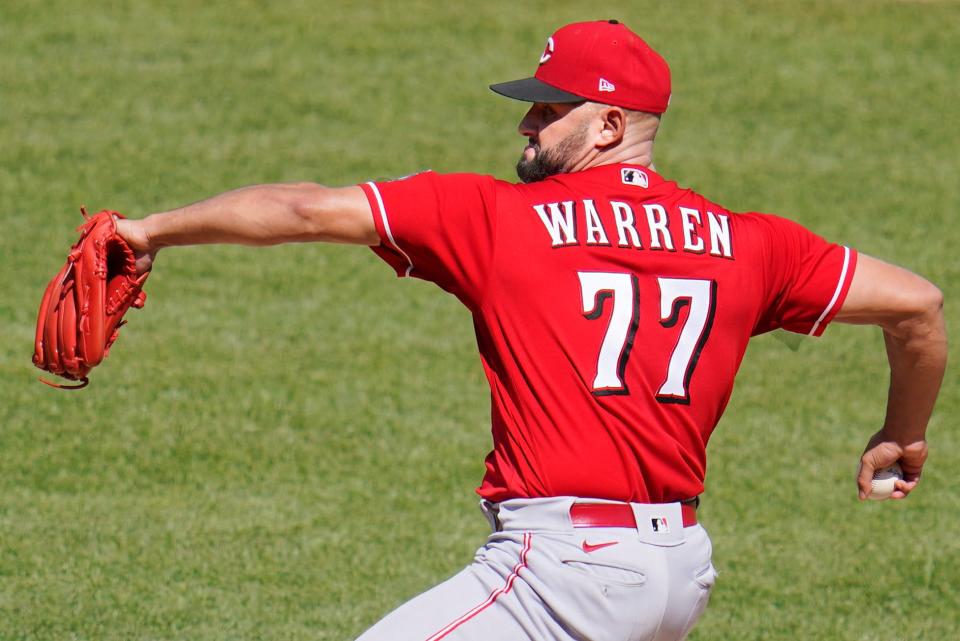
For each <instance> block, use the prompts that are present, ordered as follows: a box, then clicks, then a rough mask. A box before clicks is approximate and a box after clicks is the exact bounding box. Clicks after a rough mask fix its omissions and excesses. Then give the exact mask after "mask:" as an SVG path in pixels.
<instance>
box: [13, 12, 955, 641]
mask: <svg viewBox="0 0 960 641" xmlns="http://www.w3.org/2000/svg"><path fill="white" fill-rule="evenodd" d="M608 17H617V18H619V19H621V20H622V21H624V22H626V23H627V24H628V25H630V26H631V27H633V28H634V29H635V30H636V31H638V32H639V33H641V34H642V35H644V37H646V38H647V39H648V40H649V41H650V42H651V44H653V45H654V46H655V47H657V48H658V49H659V50H660V51H661V52H662V53H663V54H664V55H665V57H666V58H667V59H668V61H669V62H670V64H671V67H672V69H673V74H674V96H673V103H672V106H671V108H670V111H669V112H668V114H667V116H666V118H665V121H664V126H663V129H662V131H661V136H660V138H659V139H658V146H657V149H656V160H657V167H658V169H659V170H660V171H661V173H663V174H665V175H667V176H668V177H671V178H673V179H675V180H677V181H679V182H680V183H681V184H685V185H688V186H690V187H693V188H695V189H697V190H699V191H701V192H703V193H705V194H707V195H708V196H710V197H712V198H714V199H716V200H718V201H720V202H722V203H724V204H726V205H727V206H728V207H730V208H732V209H737V210H763V211H772V212H778V213H782V214H785V215H789V216H791V217H793V218H795V219H797V220H798V221H800V222H802V223H804V224H806V225H808V226H810V227H811V228H813V229H815V230H816V231H818V232H819V233H821V234H823V235H825V236H827V237H829V238H831V239H833V240H836V241H838V242H843V243H847V244H850V245H852V246H855V247H857V248H859V249H860V250H861V251H863V252H866V253H869V254H873V255H878V256H882V257H885V258H887V259H889V260H892V261H894V262H897V263H899V264H902V265H904V266H906V267H909V268H911V269H914V270H916V271H918V272H920V273H922V274H924V275H925V276H927V277H928V278H930V279H931V280H933V281H934V282H936V283H937V284H939V285H940V286H941V288H942V289H943V290H944V292H945V294H946V296H947V315H948V321H949V320H952V319H955V318H956V316H957V312H958V309H960V308H958V307H957V305H958V303H957V300H958V298H960V285H958V282H960V278H958V277H960V260H958V258H957V247H958V246H960V232H958V230H957V227H956V225H957V223H958V214H960V180H958V178H957V177H958V175H960V160H958V158H960V155H958V151H957V150H958V149H960V134H958V131H960V128H958V125H960V72H958V70H960V4H958V3H957V2H948V1H942V2H936V1H919V0H918V1H915V2H908V1H892V0H891V1H879V0H877V1H869V0H850V1H847V2H844V1H841V0H837V1H832V2H825V1H813V2H790V3H787V2H759V1H756V2H733V1H731V2H707V1H704V2H646V1H644V2H640V1H636V2H619V3H612V2H597V3H592V8H587V4H586V3H580V2H561V3H555V2H553V3H548V2H540V1H530V2H525V3H517V2H483V3H455V2H439V1H436V2H428V1H425V0H420V1H417V0H414V1H408V2H403V3H399V2H397V3H394V2H371V3H356V6H349V3H339V2H307V1H306V0H302V1H298V0H276V1H274V2H265V1H254V0H236V1H234V2H226V1H216V2H213V1H211V2H202V3H201V2H190V1H187V0H180V1H177V2H173V1H171V2H148V1H146V0H138V1H134V0H128V1H122V2H106V1H103V0H91V1H90V2H84V3H79V2H68V1H66V0H56V1H54V0H45V1H40V0H36V1H28V0H6V1H5V2H3V3H2V7H0V42H2V43H3V45H2V49H0V215H2V221H3V225H2V232H0V277H2V281H0V282H2V296H0V334H2V339H0V377H2V378H0V383H2V384H0V639H2V640H3V641H15V640H16V641H28V640H29V641H34V640H51V641H61V640H68V639H76V640H88V639H89V640H105V641H114V640H117V641H119V640H137V641H148V640H149V641H154V640H174V639H178V640H179V639H183V640H187V639H189V640H191V641H214V640H221V639H222V640H231V641H235V640H261V639H262V640H264V641H274V640H281V639H282V640H301V639H302V640H306V639H311V640H334V639H336V640H341V639H346V640H349V639H352V638H354V637H355V636H356V635H358V634H359V633H360V632H361V631H362V630H364V629H365V628H366V627H367V626H369V625H370V624H372V623H373V622H374V621H376V620H377V619H378V618H379V616H380V615H381V614H383V613H384V612H386V611H387V610H389V609H390V608H392V607H393V606H395V605H397V604H398V603H400V602H402V601H403V600H405V598H407V597H409V596H412V595H414V594H416V593H417V592H419V591H421V590H422V589H424V588H426V587H428V586H430V585H432V584H434V583H436V582H437V581H439V580H441V579H443V578H445V577H446V576H448V575H450V574H452V573H453V572H455V571H457V570H458V569H459V568H460V567H461V566H462V565H464V564H466V563H467V562H468V561H469V560H470V559H471V558H472V555H473V551H474V549H475V548H476V547H477V546H478V545H479V544H480V543H481V542H482V540H483V537H484V536H485V522H484V521H483V519H482V517H481V516H480V515H479V513H478V512H477V510H476V500H475V496H474V494H473V488H474V487H475V486H476V484H477V483H478V482H479V480H480V476H481V473H482V460H483V455H484V454H485V453H486V451H487V448H488V446H489V434H488V426H487V422H488V409H487V406H488V405H487V404H488V401H487V391H486V388H485V383H484V380H483V376H482V372H481V369H480V365H479V362H478V359H477V357H476V355H475V345H474V341H473V337H472V328H471V324H470V318H469V315H468V313H467V312H466V310H465V309H463V308H461V307H460V306H459V305H458V303H457V302H456V301H455V300H454V299H453V298H452V297H450V296H447V295H445V294H444V293H442V292H441V291H440V290H438V289H436V288H435V287H432V286H430V285H428V284H425V283H422V282H406V281H403V282H398V281H396V279H395V278H394V277H393V274H392V272H391V270H390V269H389V268H387V267H386V266H385V265H383V264H382V263H381V262H380V261H378V260H377V259H376V258H375V257H374V256H373V255H372V254H371V253H370V252H369V251H367V250H365V249H362V248H348V247H335V246H320V245H311V246H288V247H279V248H270V249H262V250H252V249H245V248H237V247H206V248H187V249H177V250H170V251H168V252H166V253H165V254H163V255H161V257H160V259H159V261H158V264H157V269H156V270H155V273H154V274H153V276H152V277H151V279H150V281H149V283H148V286H147V291H148V293H149V297H148V300H147V306H146V308H145V309H144V310H142V311H139V312H137V311H134V312H131V314H130V316H129V318H130V323H129V325H128V326H127V327H126V328H125V329H124V330H123V332H122V334H123V335H122V336H121V338H120V340H119V341H118V343H117V345H116V347H115V349H114V352H113V353H112V354H111V356H110V358H109V359H108V360H107V361H106V362H105V363H104V364H103V365H102V366H100V367H99V368H98V369H97V370H96V371H94V373H93V376H92V383H91V386H90V387H89V388H88V389H87V390H84V391H83V392H77V393H68V392H59V391H55V390H52V389H50V388H48V387H46V386H43V385H40V384H39V383H37V382H36V375H37V373H38V372H37V370H35V369H34V368H33V366H32V364H31V363H30V355H31V352H32V341H33V327H34V322H35V314H36V306H37V304H38V303H39V299H40V295H41V293H42V290H43V287H44V286H45V284H46V282H47V280H48V279H49V278H50V277H51V276H52V275H53V273H54V272H55V270H56V269H57V268H58V267H59V265H60V263H61V261H62V260H63V257H64V255H65V253H66V252H65V250H66V248H67V247H68V245H69V244H70V243H71V242H73V240H74V239H75V232H74V231H73V228H74V227H75V226H76V225H77V224H78V223H79V222H80V221H81V219H80V215H79V213H78V211H77V210H78V207H79V205H81V204H85V205H87V207H88V208H90V209H92V210H98V209H101V208H112V209H117V210H120V211H122V212H125V213H127V214H128V215H131V216H142V215H145V214H147V213H150V212H152V211H156V210H160V209H165V208H169V207H173V206H176V205H180V204H184V203H186V202H191V201H194V200H197V199H200V198H203V197H206V196H209V195H212V194H214V193H218V192H220V191H223V190H226V189H229V188H233V187H237V186H240V185H245V184H251V183H258V182H269V181H286V180H316V181H320V182H324V183H326V184H331V185H345V184H351V183H354V182H358V181H362V180H366V179H370V178H379V177H392V176H400V175H404V174H408V173H411V172H413V171H417V170H420V169H423V168H428V167H429V168H433V169H436V170H438V171H479V172H484V173H492V174H494V175H497V176H498V177H502V178H510V177H511V176H512V167H513V163H514V161H515V159H516V157H517V155H518V154H519V152H520V149H521V147H522V144H523V143H522V140H521V138H520V137H519V136H517V134H516V132H515V124H516V122H517V121H518V120H519V118H520V116H521V115H522V112H523V107H522V106H521V105H519V104H517V103H512V102H511V101H508V100H505V99H500V98H498V97H496V96H494V95H493V94H491V93H490V92H489V91H488V90H487V88H486V86H487V84H489V83H491V82H496V81H500V80H506V79H512V78H516V77H521V76H522V75H526V74H529V73H532V71H533V65H534V64H535V61H536V57H537V55H538V54H539V53H540V51H541V47H542V42H543V40H544V38H545V37H546V36H547V35H548V34H549V33H550V32H551V31H552V30H553V29H554V28H555V27H557V26H559V25H560V24H562V23H564V22H568V21H573V20H581V19H593V18H608ZM953 329H954V330H955V329H956V328H955V327H954V328H953ZM952 335H953V337H954V339H956V338H957V335H956V332H955V331H954V332H953V333H952ZM885 392H886V360H885V355H884V353H883V349H882V340H881V336H880V333H879V331H877V330H873V329H864V328H854V327H839V326H838V327H833V328H831V329H830V330H829V331H828V332H827V334H826V336H825V337H824V338H823V339H821V340H818V341H812V340H808V341H804V342H803V344H802V346H801V347H800V348H799V349H798V350H796V351H793V350H791V349H790V348H788V346H787V345H786V344H785V343H784V342H782V341H778V340H776V339H775V338H773V337H761V338H759V339H757V340H756V341H755V342H754V344H753V345H752V347H751V349H750V351H749V352H748V354H747V359H746V361H745V363H744V366H743V369H742V372H741V376H740V379H739V384H738V387H737V390H736V391H735V393H734V397H733V401H732V402H731V404H730V407H729V409H728V411H727V413H726V415H725V417H724V419H723V421H722V423H721V426H720V428H719V430H718V431H717V433H716V435H715V437H714V440H713V441H712V443H711V446H710V470H709V475H708V479H707V482H708V490H707V492H706V494H705V496H704V504H703V507H702V509H701V518H702V521H703V522H704V524H705V526H706V527H707V529H708V530H709V531H710V533H711V535H712V536H713V540H714V549H715V562H716V564H717V566H718V567H719V568H720V570H721V577H720V580H719V582H718V584H717V587H716V589H715V592H714V596H713V600H712V603H711V607H710V608H709V610H708V612H707V614H706V615H705V616H704V618H703V620H702V622H701V624H700V626H699V627H698V628H697V629H696V631H695V632H694V634H693V635H692V637H691V639H693V640H694V641H720V640H737V641H749V640H754V639H756V640H761V639H762V640H771V641H772V640H782V641H795V640H831V641H900V640H914V639H922V640H936V641H951V640H955V639H958V638H960V536H958V535H960V493H958V491H957V489H956V483H957V479H956V474H957V471H958V469H960V438H958V436H957V432H956V429H955V424H956V419H955V417H956V416H957V415H958V413H960V393H958V386H957V384H956V378H955V376H954V375H952V373H951V372H949V371H948V375H947V380H946V383H945V385H944V389H943V392H942V393H941V399H940V402H939V405H938V409H937V412H936V414H935V416H934V419H933V422H932V425H931V431H930V440H931V445H932V454H931V458H930V461H929V464H928V467H927V470H926V473H925V476H924V482H923V484H922V486H921V488H920V489H919V490H918V491H917V493H916V494H914V495H913V496H912V497H911V498H910V499H909V500H908V501H905V502H902V503H898V504H892V503H884V504H860V503H858V502H857V500H856V493H855V487H854V484H853V473H854V470H855V467H856V463H857V459H858V456H859V453H860V451H861V449H862V447H863V445H864V443H865V441H866V438H867V437H868V435H869V434H871V433H872V432H873V431H874V430H876V429H877V428H878V426H879V424H880V422H881V421H882V418H883V405H884V399H885Z"/></svg>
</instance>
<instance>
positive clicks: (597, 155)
mask: <svg viewBox="0 0 960 641" xmlns="http://www.w3.org/2000/svg"><path fill="white" fill-rule="evenodd" d="M618 164H625V165H638V166H640V167H649V168H650V169H653V140H645V141H643V142H637V143H634V144H631V145H625V144H623V143H622V142H621V143H620V144H618V145H616V146H613V147H604V148H602V149H597V148H593V149H591V150H590V151H589V152H588V153H587V154H586V155H585V156H584V158H583V159H582V160H581V161H580V162H578V163H576V165H575V166H574V167H573V168H572V169H571V171H582V170H584V169H590V168H591V167H599V166H601V165H618Z"/></svg>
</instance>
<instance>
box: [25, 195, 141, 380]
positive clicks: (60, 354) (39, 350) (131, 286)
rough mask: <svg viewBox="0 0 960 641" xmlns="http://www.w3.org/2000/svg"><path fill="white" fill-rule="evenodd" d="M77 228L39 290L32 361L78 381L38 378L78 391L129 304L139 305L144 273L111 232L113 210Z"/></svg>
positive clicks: (106, 348) (116, 331) (111, 339)
mask: <svg viewBox="0 0 960 641" xmlns="http://www.w3.org/2000/svg"><path fill="white" fill-rule="evenodd" d="M80 212H81V213H82V214H83V217H84V218H85V219H86V222H85V223H84V224H83V225H81V226H80V227H78V228H77V230H78V231H79V232H80V240H78V241H77V243H76V244H75V245H74V246H73V247H72V248H71V249H70V254H69V255H68V256H67V262H66V264H65V265H64V266H63V267H62V268H61V269H60V271H59V272H58V273H57V275H56V276H54V277H53V280H51V281H50V284H49V285H47V289H46V291H45V292H44V293H43V300H42V301H41V302H40V314H39V315H38V316H37V334H36V341H35V350H34V353H33V364H34V365H36V366H37V367H39V368H40V369H42V370H45V371H47V372H50V373H51V374H56V375H58V376H62V377H64V378H66V379H69V380H73V381H80V384H79V385H61V384H58V383H51V382H49V381H45V380H43V379H42V378H41V379H40V380H41V381H42V382H44V383H46V384H47V385H51V386H53V387H59V388H62V389H80V388H81V387H86V385H87V383H88V382H89V381H88V379H87V374H88V373H89V372H90V370H91V369H92V368H93V367H95V366H96V365H98V364H99V363H100V361H102V360H103V359H104V358H106V356H107V353H108V352H109V350H110V346H111V345H112V344H113V342H114V341H115V340H117V335H118V334H119V332H120V326H121V325H122V324H123V315H124V314H126V313H127V310H128V309H130V307H137V308H140V307H143V303H144V301H145V300H146V296H147V295H146V293H145V292H144V291H143V283H144V281H146V280H147V276H148V275H149V274H150V272H144V273H143V274H140V275H138V274H137V269H136V261H135V257H134V253H133V250H132V249H130V246H129V245H127V243H126V241H124V240H123V238H121V237H120V236H118V235H117V226H116V223H115V222H114V221H115V218H114V217H118V218H123V216H121V215H120V214H118V213H117V212H115V211H107V210H104V211H101V212H100V213H98V214H97V215H95V216H88V215H87V212H86V210H85V209H83V208H81V209H80Z"/></svg>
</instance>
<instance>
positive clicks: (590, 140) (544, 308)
mask: <svg viewBox="0 0 960 641" xmlns="http://www.w3.org/2000/svg"><path fill="white" fill-rule="evenodd" d="M491 88H492V89H493V90H494V91H495V92H497V93H499V94H502V95H504V96H507V97H510V98H514V99H517V100H521V101H526V102H528V103H530V106H529V111H527V113H526V115H525V116H524V117H523V119H522V121H521V122H520V126H519V132H520V134H521V135H522V136H523V137H524V138H525V139H526V140H527V144H526V147H525V148H524V150H523V154H522V157H521V158H520V161H519V162H518V164H517V172H518V174H519V176H520V178H521V181H522V182H521V183H519V184H514V183H509V182H504V181H500V180H495V179H494V178H492V177H490V176H483V175H476V174H453V175H439V174H436V173H433V172H424V173H421V174H417V175H414V176H410V177H407V178H404V179H401V180H396V181H384V182H369V183H366V184H362V185H358V186H350V187H344V188H328V187H323V186H320V185H316V184H312V183H304V184H284V185H260V186H254V187H247V188H244V189H239V190H236V191H232V192H228V193H225V194H221V195H219V196H216V197H214V198H211V199H209V200H206V201H202V202H199V203H196V204H193V205H190V206H187V207H183V208H181V209H176V210H173V211H169V212H166V213H161V214H155V215H152V216H149V217H147V218H145V219H142V220H121V221H119V222H118V228H119V232H120V233H121V235H123V236H124V237H125V238H126V239H127V240H128V242H130V244H131V245H132V246H134V247H135V248H136V249H137V250H138V261H139V263H138V264H139V268H140V269H141V270H146V269H149V268H150V267H151V265H152V263H153V259H154V257H155V255H156V253H157V252H158V251H159V250H160V249H161V248H164V247H168V246H174V245H187V244H196V243H243V244H250V245H270V244H275V243H283V242H298V241H328V242H344V243H355V244H359V245H367V246H370V247H371V248H372V249H373V251H374V252H375V253H376V254H377V256H379V257H380V258H381V259H383V260H384V261H385V262H386V263H387V264H389V265H390V266H391V267H392V268H393V269H394V270H396V273H397V275H398V276H400V277H410V276H413V277H417V278H422V279H426V280H430V281H433V282H434V283H436V284H437V285H439V286H440V287H441V288H443V289H444V290H446V291H447V292H449V293H451V294H453V295H454V296H456V297H457V298H458V299H459V300H460V301H461V302H462V303H463V304H464V305H466V307H467V308H468V309H469V310H470V311H471V313H472V315H473V319H474V324H475V328H476V335H477V343H478V347H479V351H480V358H481V361H482V364H483V368H484V371H485V373H486V376H487V379H488V381H489V384H490V390H491V415H492V416H491V418H492V437H493V446H492V449H491V451H490V453H489V454H488V455H487V458H486V474H485V476H484V478H483V482H482V484H481V485H480V487H479V489H478V493H479V495H480V497H481V499H482V501H481V507H482V510H483V513H484V514H485V516H486V518H487V519H488V520H489V523H490V526H491V530H492V533H491V535H490V537H489V538H488V539H487V541H486V543H485V544H484V545H483V546H482V547H481V548H480V549H479V551H478V552H477V555H476V558H475V560H474V562H473V563H472V564H470V565H469V566H468V567H467V568H465V569H464V570H462V571H461V572H459V573H458V574H456V575H455V576H453V577H452V578H450V579H449V580H447V581H446V582H444V583H442V584H440V585H438V586H436V587H435V588H433V589H431V590H429V591H427V592H425V593H424V594H422V595H420V596H418V597H416V598H414V599H413V600H412V601H410V602H408V603H406V604H405V605H403V606H401V607H400V608H398V609H397V610H396V611H394V612H393V613H391V614H389V615H387V616H386V617H385V618H384V619H383V620H382V621H380V622H379V623H378V624H376V625H374V626H373V627H372V628H371V629H370V630H368V631H367V632H366V633H365V634H363V635H362V636H361V637H360V639H361V640H362V641H387V640H391V641H397V640H420V641H427V640H430V641H438V640H439V639H447V640H451V641H452V640H454V639H456V640H481V639H482V640H484V641H489V640H498V639H499V640H504V641H506V640H509V641H520V640H523V639H529V640H535V641H543V640H547V639H557V640H570V641H573V640H584V639H590V640H598V639H636V640H641V639H643V640H656V641H667V640H676V639H683V638H684V637H685V636H686V635H687V633H688V632H689V631H690V629H691V628H692V627H693V625H694V624H695V623H696V621H697V619H698V618H699V617H700V615H701V613H702V612H703V609H704V607H705V606H706V604H707V600H708V597H709V594H710V590H711V587H712V586H713V583H714V579H715V577H716V573H715V571H714V568H713V566H712V564H711V561H710V557H711V546H710V540H709V538H708V536H707V533H706V531H705V530H704V528H703V527H702V526H701V525H700V524H699V523H698V518H697V505H698V502H699V499H698V497H699V495H700V493H701V492H702V491H703V487H704V486H703V481H704V475H705V470H706V460H705V448H706V445H707V441H708V439H709V438H710V434H711V432H712V430H713V429H714V427H715V426H716V425H717V422H718V421H719V419H720V416H721V414H722V413H723V410H724V407H725V406H726V404H727V401H728V399H729V398H730V393H731V390H732V387H733V381H734V376H735V374H736V372H737V368H738V366H739V364H740V362H741V359H742V358H743V354H744V351H745V349H746V346H747V342H748V340H749V339H750V337H751V336H754V335H757V334H761V333H764V332H768V331H771V330H773V329H777V328H783V329H786V330H789V331H793V332H799V333H802V334H809V335H811V336H819V335H820V334H822V333H823V332H824V330H825V329H826V328H827V326H828V325H829V324H830V323H832V322H844V323H857V324H873V325H879V326H880V327H882V328H883V331H884V337H885V341H886V342H885V344H886V350H887V354H888V357H889V362H890V370H891V384H890V394H889V399H888V405H887V415H886V420H885V422H884V424H883V426H882V428H881V429H880V430H879V431H878V432H877V433H876V434H874V435H873V436H872V437H871V438H870V439H869V441H868V443H867V446H866V449H865V451H864V453H863V455H862V457H861V460H860V471H859V475H858V477H857V483H858V486H859V496H860V499H864V498H866V497H867V495H868V493H869V492H870V481H871V478H872V475H873V473H874V471H875V470H876V469H879V468H881V467H884V466H888V465H891V464H893V463H899V464H900V465H901V466H902V468H903V471H904V478H903V480H901V481H898V482H897V483H896V490H895V492H894V493H893V497H894V498H897V499H902V498H904V497H906V496H907V495H908V494H909V493H910V492H911V491H912V490H913V489H914V488H915V486H916V484H917V482H918V481H919V478H920V473H921V469H922V467H923V464H924V461H925V459H926V456H927V445H926V442H925V431H926V425H927V422H928V419H929V417H930V414H931V412H932V409H933V406H934V402H935V399H936V396H937V392H938V390H939V386H940V381H941V378H942V374H943V370H944V364H945V360H946V338H945V331H944V324H943V317H942V312H941V307H942V297H941V293H940V291H939V290H938V289H937V288H936V287H934V286H933V285H932V284H930V283H929V282H927V281H926V280H924V279H923V278H921V277H919V276H917V275H915V274H913V273H910V272H908V271H906V270H904V269H901V268H899V267H896V266H893V265H890V264H888V263H885V262H883V261H880V260H877V259H875V258H871V257H869V256H866V255H863V254H858V253H857V252H856V251H855V250H853V249H851V248H849V247H844V246H842V245H837V244H833V243H831V242H828V241H826V240H824V239H823V238H821V237H819V236H817V235H815V234H814V233H812V232H810V231H808V230H807V229H805V228H803V227H802V226H800V225H798V224H796V223H794V222H791V221H789V220H787V219H784V218H780V217H777V216H773V215H767V214H761V213H734V212H732V211H729V210H727V209H725V208H724V207H722V206H721V205H718V204H716V203H714V202H711V201H710V200H707V199H706V198H704V197H703V196H701V195H699V194H697V193H694V192H693V191H691V190H689V189H684V188H682V187H680V186H678V185H677V184H676V183H674V182H671V181H670V180H668V179H666V178H664V177H662V176H660V175H659V174H658V173H657V172H656V171H655V169H654V166H653V143H654V138H655V135H656V132H657V127H658V125H659V122H660V118H661V115H662V114H663V113H664V112H665V111H666V109H667V106H668V104H669V100H670V72H669V69H668V66H667V64H666V62H665V61H664V60H663V58H661V56H660V55H659V54H657V52H655V51H654V50H653V49H651V48H650V47H649V46H648V45H647V44H646V43H645V42H644V41H643V40H642V39H641V38H640V37H638V36H637V35H636V34H635V33H633V32H632V31H630V30H629V29H628V28H627V27H625V26H624V25H622V24H619V23H618V22H617V21H614V20H610V21H598V22H584V23H576V24H570V25H567V26H564V27H562V28H561V29H559V30H558V31H556V32H555V33H554V34H553V35H552V36H550V38H548V39H547V43H546V46H545V48H544V50H543V53H542V55H541V56H540V57H539V60H538V66H537V71H536V74H535V76H533V77H531V78H526V79H522V80H517V81H513V82H506V83H502V84H496V85H492V87H491Z"/></svg>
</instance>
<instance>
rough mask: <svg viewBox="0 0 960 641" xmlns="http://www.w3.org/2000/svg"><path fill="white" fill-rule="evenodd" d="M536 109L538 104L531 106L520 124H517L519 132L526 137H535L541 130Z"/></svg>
mask: <svg viewBox="0 0 960 641" xmlns="http://www.w3.org/2000/svg"><path fill="white" fill-rule="evenodd" d="M535 110H536V105H534V106H533V107H530V109H529V110H527V113H526V114H525V115H524V116H523V119H522V120H521V121H520V124H519V125H517V132H518V133H519V134H520V135H521V136H523V137H524V138H533V137H535V136H536V135H537V132H538V131H540V126H539V123H538V121H537V118H536V116H535V114H534V111H535Z"/></svg>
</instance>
